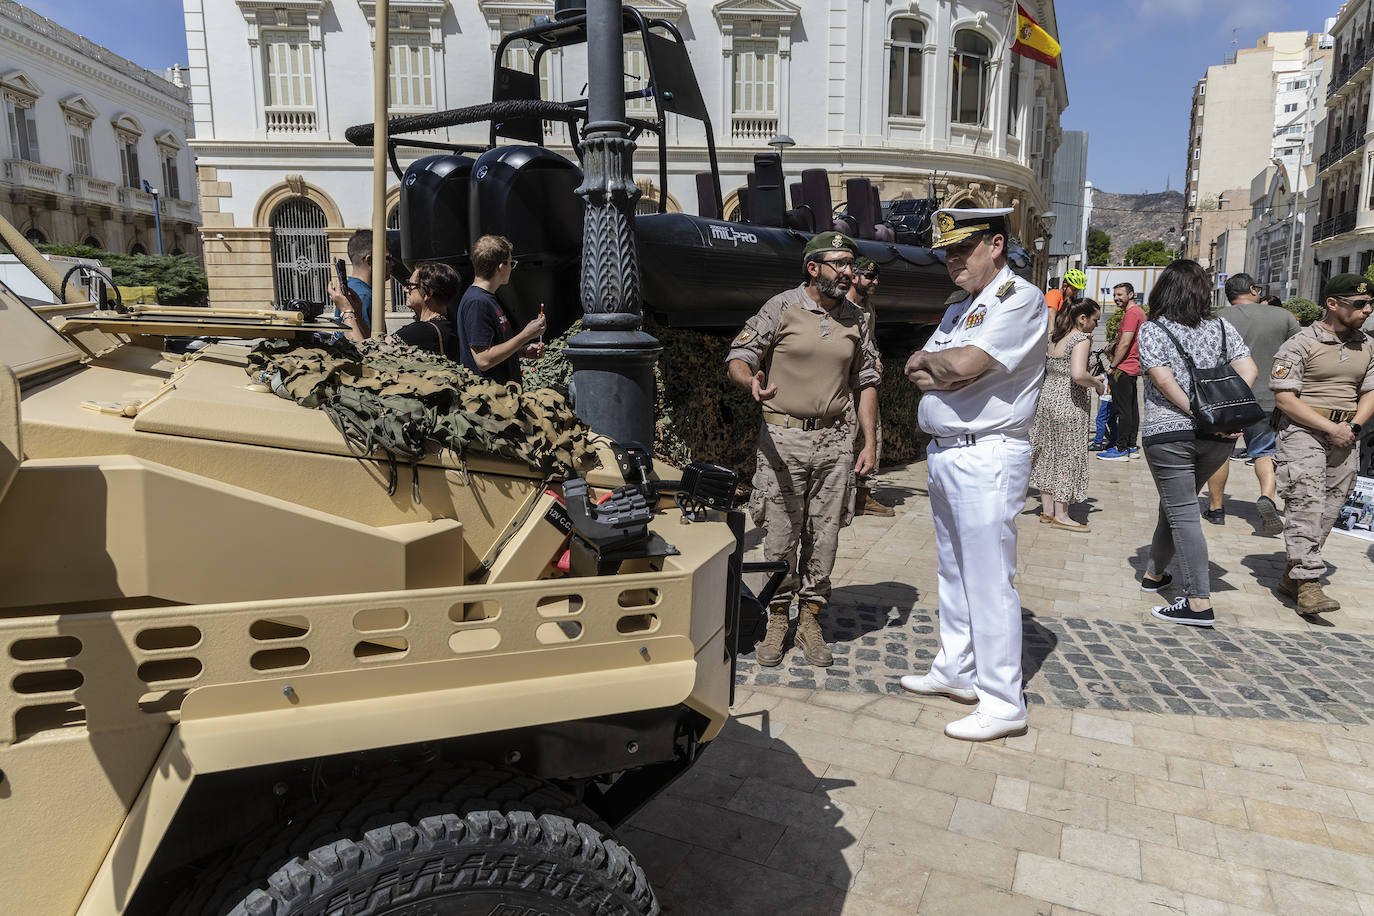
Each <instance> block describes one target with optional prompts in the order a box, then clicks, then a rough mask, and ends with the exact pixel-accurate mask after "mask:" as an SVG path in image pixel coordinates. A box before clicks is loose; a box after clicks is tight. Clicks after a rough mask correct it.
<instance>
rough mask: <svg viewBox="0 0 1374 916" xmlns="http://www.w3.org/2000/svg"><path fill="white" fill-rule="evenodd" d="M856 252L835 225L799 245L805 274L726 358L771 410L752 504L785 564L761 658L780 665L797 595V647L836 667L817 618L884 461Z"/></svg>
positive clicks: (769, 549) (768, 544)
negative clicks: (853, 415) (862, 497)
mask: <svg viewBox="0 0 1374 916" xmlns="http://www.w3.org/2000/svg"><path fill="white" fill-rule="evenodd" d="M857 253H858V246H857V245H855V244H854V241H853V240H852V239H850V238H849V237H847V236H845V235H843V234H841V233H839V232H823V233H821V234H819V235H817V236H816V237H815V238H813V239H812V240H811V241H810V242H809V243H807V246H806V249H805V251H804V252H803V257H804V262H803V270H804V271H805V280H804V281H803V282H802V284H801V285H800V286H798V287H796V288H794V289H789V290H787V291H785V292H782V293H779V294H778V295H776V296H774V297H773V298H772V299H769V300H768V301H767V302H765V303H764V305H763V308H761V309H759V312H758V314H757V315H755V316H754V317H753V318H750V319H749V321H748V322H746V323H745V326H744V329H743V330H742V331H740V333H739V336H737V337H736V338H735V339H734V341H733V342H732V344H731V348H730V352H729V354H728V355H727V356H726V367H727V370H728V372H729V374H730V380H731V381H733V382H734V383H735V384H736V385H738V386H739V387H741V388H743V389H744V390H745V391H748V392H749V393H750V394H752V395H753V397H754V400H756V401H758V402H759V403H760V404H761V405H762V406H763V424H762V426H761V427H760V429H759V447H758V467H757V470H756V471H755V472H754V495H753V499H752V501H751V503H750V511H751V512H752V514H753V517H754V522H755V523H756V524H758V525H762V526H763V528H764V529H765V534H764V541H763V552H764V555H765V557H766V558H767V559H769V560H785V561H787V564H788V574H787V578H786V579H785V580H783V584H782V587H781V588H780V589H779V591H778V594H777V596H776V597H775V598H774V599H773V601H772V602H771V603H770V604H769V606H768V632H767V634H766V635H765V637H764V639H763V641H762V642H760V643H759V645H758V648H757V656H756V657H757V659H758V662H759V664H760V665H765V666H769V667H771V666H774V665H777V664H779V663H780V662H781V661H782V652H783V647H784V644H785V643H786V640H787V630H788V623H789V621H788V616H789V609H790V607H791V603H792V597H793V595H795V596H796V597H797V633H796V645H797V647H798V648H800V649H801V650H802V653H803V654H804V656H805V658H806V660H807V661H808V662H809V663H811V664H813V665H817V666H820V667H825V666H828V665H830V664H831V663H832V658H831V654H830V649H829V647H828V646H827V645H826V643H825V637H824V635H823V634H822V632H821V627H820V621H819V619H818V618H819V615H820V611H821V608H823V607H824V606H825V603H826V602H827V601H828V600H829V598H830V571H831V569H832V568H834V565H835V550H836V547H837V545H838V543H839V536H840V528H841V527H843V526H844V525H845V524H847V523H848V521H849V516H850V514H851V511H852V506H853V487H854V475H855V474H856V473H857V474H868V473H871V472H872V471H873V469H874V467H875V466H876V464H877V461H876V449H877V439H876V434H875V429H876V426H877V415H878V393H877V390H876V388H875V386H876V385H877V384H878V381H879V372H878V350H877V347H876V346H875V345H874V343H873V328H872V325H871V324H870V322H869V320H868V316H867V315H866V314H865V313H864V311H863V309H861V308H859V307H858V306H856V305H855V304H854V303H852V302H850V301H849V300H848V299H846V298H845V297H846V294H847V293H848V292H849V287H850V284H851V283H852V278H853V272H854V258H855V256H856V254H857ZM853 401H857V408H856V410H857V412H858V418H859V427H860V429H862V430H863V435H864V445H863V448H862V449H861V450H860V451H859V455H858V458H857V459H855V457H854V446H853V438H852V431H851V428H850V427H849V426H848V424H846V423H845V422H844V417H845V408H846V405H848V404H850V403H851V402H853Z"/></svg>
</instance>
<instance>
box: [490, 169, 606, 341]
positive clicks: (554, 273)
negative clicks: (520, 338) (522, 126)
mask: <svg viewBox="0 0 1374 916" xmlns="http://www.w3.org/2000/svg"><path fill="white" fill-rule="evenodd" d="M581 183H582V170H581V169H579V168H578V167H577V165H576V164H575V163H573V162H570V161H569V160H567V159H565V158H564V157H563V156H560V155H558V154H557V153H555V152H553V151H552V150H549V149H545V148H544V147H541V146H498V147H496V148H495V149H490V150H487V151H486V152H485V153H483V154H482V155H481V156H479V157H478V159H477V161H476V163H475V164H474V165H473V167H472V180H471V185H472V191H471V194H470V197H469V200H468V207H469V210H468V212H469V217H470V218H469V222H468V234H469V241H470V242H476V241H477V239H478V238H480V237H481V236H484V235H504V236H505V237H506V238H508V239H510V241H511V246H512V248H513V249H514V253H515V254H514V256H515V258H516V259H517V260H518V261H519V262H520V266H519V267H518V268H517V269H516V270H515V271H514V272H513V273H512V274H511V278H510V283H508V284H506V285H505V286H503V287H501V290H500V291H499V292H498V293H497V297H498V298H499V299H500V300H501V304H502V306H504V307H505V310H506V312H507V313H508V314H509V315H510V316H511V321H512V324H513V325H514V326H515V328H516V329H519V328H521V327H524V325H525V324H526V323H527V322H529V321H532V320H533V319H534V317H535V316H536V315H538V314H539V306H540V303H543V305H544V315H545V317H546V318H548V322H549V329H548V333H547V334H546V336H557V335H558V334H561V333H562V332H563V331H565V330H566V329H567V328H568V326H569V325H571V324H572V323H573V322H574V321H576V320H577V319H578V318H581V317H582V302H581V296H580V292H579V290H580V286H581V284H580V277H579V269H580V264H581V258H582V213H583V209H584V204H583V202H582V198H581V197H579V196H578V195H577V187H578V185H580V184H581Z"/></svg>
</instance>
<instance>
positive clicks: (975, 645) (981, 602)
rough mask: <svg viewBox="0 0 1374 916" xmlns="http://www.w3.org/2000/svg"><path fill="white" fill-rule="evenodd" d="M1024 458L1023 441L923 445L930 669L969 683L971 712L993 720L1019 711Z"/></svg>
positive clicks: (956, 683)
mask: <svg viewBox="0 0 1374 916" xmlns="http://www.w3.org/2000/svg"><path fill="white" fill-rule="evenodd" d="M1030 458H1031V446H1030V442H1028V441H1026V440H1023V439H1005V438H997V439H990V440H984V441H980V442H978V443H976V444H974V445H968V446H963V447H961V448H939V447H938V446H936V445H935V443H933V442H932V443H931V444H930V446H929V447H928V448H927V449H926V468H927V470H928V472H929V475H930V482H929V492H930V507H931V511H932V513H933V514H934V516H935V549H936V572H937V574H938V578H939V587H940V651H939V653H938V654H937V655H936V656H935V662H934V663H933V664H932V665H931V666H930V672H931V674H932V675H934V676H935V677H936V679H938V680H940V681H943V682H944V683H946V684H948V685H949V686H951V687H963V688H969V687H972V688H973V689H974V690H976V691H977V693H978V711H979V712H981V713H984V714H986V715H990V716H996V717H997V718H999V719H1019V718H1021V717H1022V716H1024V715H1025V714H1026V702H1025V699H1024V698H1023V697H1022V696H1021V597H1020V596H1019V595H1018V594H1017V593H1016V588H1015V586H1013V584H1012V578H1013V577H1014V576H1015V575H1016V517H1017V515H1018V514H1020V512H1021V510H1022V509H1023V508H1025V505H1026V485H1027V483H1028V482H1029V480H1030V463H1031V462H1030Z"/></svg>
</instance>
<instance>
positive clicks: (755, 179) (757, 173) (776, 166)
mask: <svg viewBox="0 0 1374 916" xmlns="http://www.w3.org/2000/svg"><path fill="white" fill-rule="evenodd" d="M785 184H786V178H784V176H783V174H782V157H781V156H779V155H778V154H777V153H773V152H768V153H755V154H754V170H753V171H752V172H751V173H749V194H750V197H749V204H750V209H751V210H752V211H753V222H755V223H757V224H758V225H760V226H777V227H778V228H782V227H784V226H786V225H787V198H786V197H785V195H786V193H787V192H786V188H785Z"/></svg>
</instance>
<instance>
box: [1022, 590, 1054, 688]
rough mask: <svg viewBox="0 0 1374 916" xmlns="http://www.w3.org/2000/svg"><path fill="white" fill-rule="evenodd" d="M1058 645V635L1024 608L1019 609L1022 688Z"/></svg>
mask: <svg viewBox="0 0 1374 916" xmlns="http://www.w3.org/2000/svg"><path fill="white" fill-rule="evenodd" d="M1058 645H1059V637H1058V636H1056V635H1055V633H1054V631H1053V630H1048V629H1046V628H1045V625H1044V624H1042V623H1041V622H1040V621H1039V620H1036V619H1035V615H1034V614H1032V613H1031V612H1030V611H1028V610H1026V609H1025V608H1022V609H1021V684H1022V686H1023V688H1024V686H1025V685H1027V684H1029V683H1030V681H1031V678H1033V677H1035V675H1036V674H1037V673H1039V671H1040V666H1041V665H1043V664H1044V663H1045V659H1047V658H1049V657H1050V655H1051V654H1052V653H1053V652H1054V650H1055V647H1056V646H1058Z"/></svg>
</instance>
